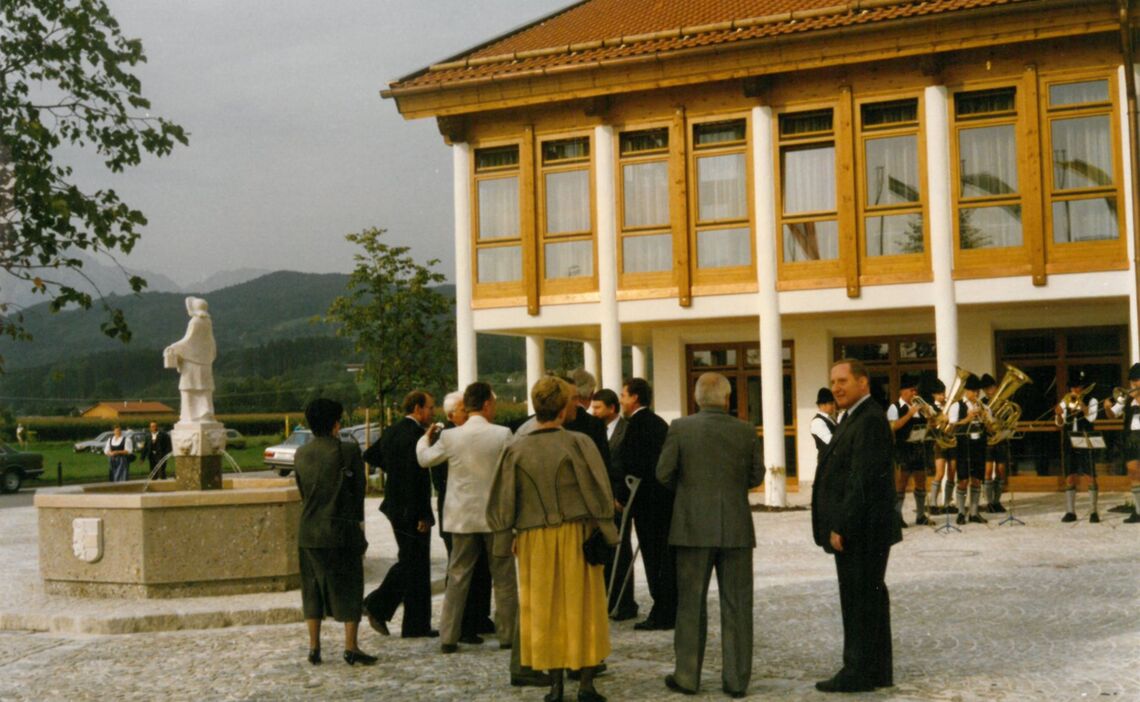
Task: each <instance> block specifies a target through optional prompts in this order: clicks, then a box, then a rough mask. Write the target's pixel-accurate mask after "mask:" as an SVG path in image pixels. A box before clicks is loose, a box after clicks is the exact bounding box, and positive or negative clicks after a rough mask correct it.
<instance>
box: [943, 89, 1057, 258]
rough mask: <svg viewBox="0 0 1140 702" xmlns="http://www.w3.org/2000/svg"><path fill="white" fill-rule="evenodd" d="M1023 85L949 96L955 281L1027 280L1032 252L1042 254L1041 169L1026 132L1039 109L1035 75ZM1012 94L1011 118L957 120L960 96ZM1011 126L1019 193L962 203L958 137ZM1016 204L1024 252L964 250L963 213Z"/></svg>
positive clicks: (996, 115) (1032, 137) (1013, 249)
mask: <svg viewBox="0 0 1140 702" xmlns="http://www.w3.org/2000/svg"><path fill="white" fill-rule="evenodd" d="M1027 73H1028V74H1029V75H1028V76H1027V77H1025V78H1024V79H1022V80H1016V79H1015V80H1005V81H985V82H978V83H966V84H963V85H960V86H956V87H955V88H954V89H953V90H952V91H951V94H950V115H949V125H950V178H951V181H952V182H951V186H950V187H951V199H952V204H951V208H952V219H953V221H952V223H951V226H952V227H953V230H952V231H953V236H954V277H955V278H983V277H984V278H997V277H1003V276H1014V275H1029V274H1032V273H1034V265H1033V260H1032V258H1031V251H1035V250H1036V251H1040V250H1041V246H1042V241H1041V228H1042V227H1041V197H1040V187H1039V183H1040V163H1037V164H1034V163H1032V162H1031V161H1032V158H1033V157H1032V153H1033V148H1032V143H1033V141H1034V140H1035V139H1036V135H1035V133H1034V132H1033V131H1032V130H1031V129H1027V125H1028V123H1029V122H1030V119H1031V115H1032V114H1035V113H1036V110H1031V109H1027V108H1028V107H1029V105H1028V104H1027V103H1030V102H1032V104H1033V107H1036V94H1037V92H1036V89H1035V85H1034V86H1032V87H1033V88H1034V89H1030V87H1031V86H1029V85H1028V84H1029V83H1030V82H1031V81H1032V82H1033V83H1034V84H1035V83H1036V75H1035V74H1034V73H1033V72H1032V71H1029V72H1027ZM1003 88H1012V89H1013V91H1014V98H1013V112H1012V114H1011V113H994V114H991V115H984V116H980V117H958V112H957V103H956V100H957V96H958V95H959V94H961V93H975V92H984V91H987V90H1000V89H1003ZM1004 125H1013V128H1014V139H1015V140H1016V141H1015V144H1014V148H1015V152H1016V155H1017V180H1018V188H1017V193H1015V194H1013V195H991V196H983V197H974V198H965V199H964V198H963V197H962V192H961V187H962V167H961V155H960V154H961V151H960V139H959V133H960V132H961V131H962V130H964V129H976V128H980V127H996V126H1004ZM1013 204H1016V205H1018V206H1020V207H1021V246H995V247H987V248H980V249H963V248H962V234H961V228H960V225H961V223H960V221H959V214H958V213H959V211H960V210H961V209H962V207H963V206H965V207H966V208H967V209H973V208H974V207H982V206H1000V205H1013Z"/></svg>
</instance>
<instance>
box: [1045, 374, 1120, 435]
mask: <svg viewBox="0 0 1140 702" xmlns="http://www.w3.org/2000/svg"><path fill="white" fill-rule="evenodd" d="M1095 387H1096V383H1089V384H1088V385H1086V386H1085V387H1083V388H1081V389H1080V390H1079V391H1077V392H1068V393H1065V396H1064V397H1062V398H1061V403H1060V408H1061V411H1060V412H1058V413H1057V414H1056V415H1054V417H1053V421H1054V422H1056V424H1057V426H1059V427H1063V426H1065V421H1066V420H1065V418H1066V417H1068V418H1069V419H1072V418H1073V416H1074V415H1077V414H1080V415H1081V416H1083V415H1084V413H1085V410H1084V407H1085V398H1087V397H1088V396H1089V393H1090V392H1092V390H1093V388H1095ZM1121 389H1123V388H1121Z"/></svg>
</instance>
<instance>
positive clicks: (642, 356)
mask: <svg viewBox="0 0 1140 702" xmlns="http://www.w3.org/2000/svg"><path fill="white" fill-rule="evenodd" d="M648 355H649V352H648V351H647V350H646V348H645V346H644V345H643V344H634V345H633V346H631V347H630V356H631V360H632V361H633V367H632V369H631V372H632V373H633V377H634V378H645V369H646V366H648V363H646V356H648ZM646 380H648V378H646ZM618 385H619V387H620V385H621V381H618Z"/></svg>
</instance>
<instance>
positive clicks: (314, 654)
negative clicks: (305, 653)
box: [309, 648, 321, 665]
mask: <svg viewBox="0 0 1140 702" xmlns="http://www.w3.org/2000/svg"><path fill="white" fill-rule="evenodd" d="M309 662H310V663H312V664H313V665H320V664H321V649H319V648H310V649H309Z"/></svg>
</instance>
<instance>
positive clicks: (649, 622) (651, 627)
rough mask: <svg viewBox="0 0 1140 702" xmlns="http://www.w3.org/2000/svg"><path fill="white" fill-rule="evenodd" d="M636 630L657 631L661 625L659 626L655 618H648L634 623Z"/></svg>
mask: <svg viewBox="0 0 1140 702" xmlns="http://www.w3.org/2000/svg"><path fill="white" fill-rule="evenodd" d="M633 628H634V629H635V630H636V631H656V630H657V629H660V628H661V627H659V626H657V621H656V620H654V619H646V620H645V621H641V622H638V623H636V624H634V625H633Z"/></svg>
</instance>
